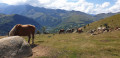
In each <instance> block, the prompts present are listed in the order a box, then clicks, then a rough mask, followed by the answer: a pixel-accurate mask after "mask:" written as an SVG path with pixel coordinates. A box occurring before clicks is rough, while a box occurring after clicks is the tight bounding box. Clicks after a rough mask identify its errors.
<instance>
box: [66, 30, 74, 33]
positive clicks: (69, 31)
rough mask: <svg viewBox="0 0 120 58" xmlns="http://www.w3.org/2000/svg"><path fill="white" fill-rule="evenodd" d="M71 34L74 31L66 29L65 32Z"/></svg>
mask: <svg viewBox="0 0 120 58" xmlns="http://www.w3.org/2000/svg"><path fill="white" fill-rule="evenodd" d="M72 32H74V29H68V30H66V33H72Z"/></svg>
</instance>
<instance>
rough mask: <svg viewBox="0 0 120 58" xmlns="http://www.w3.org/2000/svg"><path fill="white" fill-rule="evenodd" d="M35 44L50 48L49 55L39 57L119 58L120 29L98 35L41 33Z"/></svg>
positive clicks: (36, 36)
mask: <svg viewBox="0 0 120 58" xmlns="http://www.w3.org/2000/svg"><path fill="white" fill-rule="evenodd" d="M35 44H38V45H41V46H46V47H49V48H50V49H51V53H50V56H43V57H40V58H120V31H113V32H109V33H103V34H99V35H94V36H92V35H90V34H87V33H82V34H77V33H72V34H55V35H53V34H47V35H44V34H41V35H35Z"/></svg>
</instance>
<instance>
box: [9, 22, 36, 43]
mask: <svg viewBox="0 0 120 58" xmlns="http://www.w3.org/2000/svg"><path fill="white" fill-rule="evenodd" d="M35 29H36V28H35V26H33V25H22V24H17V25H15V26H14V27H13V28H12V29H11V31H10V32H9V36H28V43H29V44H30V38H31V35H32V44H34V34H35Z"/></svg>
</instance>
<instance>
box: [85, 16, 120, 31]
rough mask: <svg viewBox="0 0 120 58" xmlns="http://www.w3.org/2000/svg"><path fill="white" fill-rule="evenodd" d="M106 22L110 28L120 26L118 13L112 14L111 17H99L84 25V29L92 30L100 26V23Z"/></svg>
mask: <svg viewBox="0 0 120 58" xmlns="http://www.w3.org/2000/svg"><path fill="white" fill-rule="evenodd" d="M105 24H107V25H108V26H109V27H110V28H115V27H120V14H116V15H113V16H111V17H107V18H104V19H101V20H99V21H96V22H93V23H91V24H89V26H88V25H86V28H85V30H92V29H96V28H97V27H100V26H101V25H102V26H104V25H105Z"/></svg>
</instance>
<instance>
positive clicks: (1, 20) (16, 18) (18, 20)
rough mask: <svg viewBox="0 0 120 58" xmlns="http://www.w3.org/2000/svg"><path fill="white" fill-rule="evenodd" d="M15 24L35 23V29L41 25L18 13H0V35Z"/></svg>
mask: <svg viewBox="0 0 120 58" xmlns="http://www.w3.org/2000/svg"><path fill="white" fill-rule="evenodd" d="M16 24H32V25H35V26H36V28H37V29H40V28H41V25H39V24H38V23H37V22H36V21H34V20H33V19H30V18H27V17H25V16H21V15H18V14H14V15H4V14H0V35H5V34H6V33H8V32H9V31H10V30H11V28H12V27H13V26H14V25H16Z"/></svg>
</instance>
